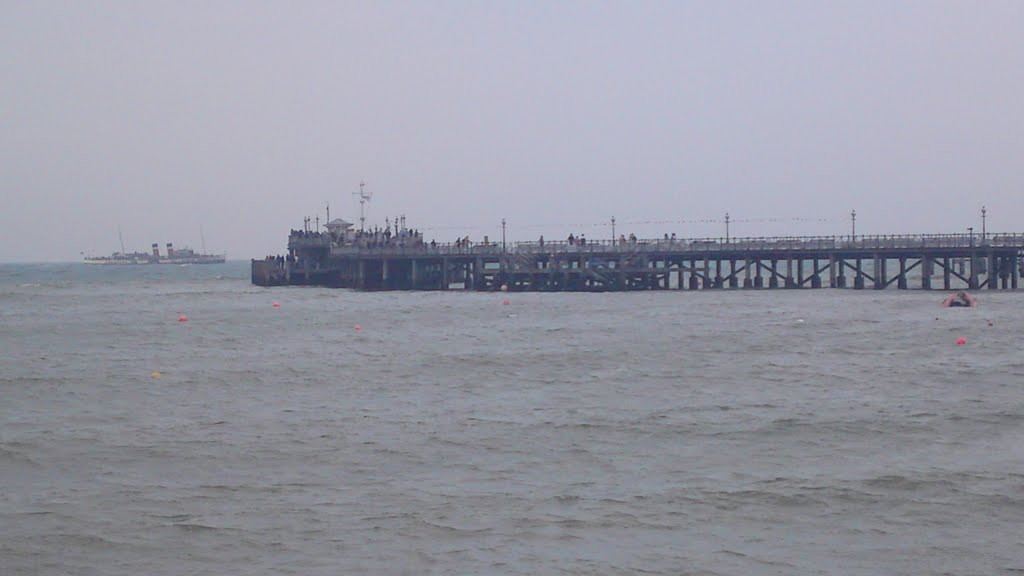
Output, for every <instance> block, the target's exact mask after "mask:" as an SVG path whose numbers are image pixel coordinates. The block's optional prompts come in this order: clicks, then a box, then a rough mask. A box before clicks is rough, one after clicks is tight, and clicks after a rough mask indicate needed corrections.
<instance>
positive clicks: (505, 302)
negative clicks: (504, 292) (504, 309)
mask: <svg viewBox="0 0 1024 576" xmlns="http://www.w3.org/2000/svg"><path fill="white" fill-rule="evenodd" d="M501 303H502V304H504V305H505V306H508V305H509V304H511V302H509V300H508V298H505V299H504V300H502V301H501Z"/></svg>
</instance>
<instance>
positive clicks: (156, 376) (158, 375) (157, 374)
mask: <svg viewBox="0 0 1024 576" xmlns="http://www.w3.org/2000/svg"><path fill="white" fill-rule="evenodd" d="M150 376H152V377H153V378H159V377H160V373H159V372H153V373H152V374H150Z"/></svg>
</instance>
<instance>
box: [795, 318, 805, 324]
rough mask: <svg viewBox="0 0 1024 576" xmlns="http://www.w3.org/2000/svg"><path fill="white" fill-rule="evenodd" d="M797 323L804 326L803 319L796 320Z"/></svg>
mask: <svg viewBox="0 0 1024 576" xmlns="http://www.w3.org/2000/svg"><path fill="white" fill-rule="evenodd" d="M796 323H797V324H803V323H804V319H803V318H797V319H796Z"/></svg>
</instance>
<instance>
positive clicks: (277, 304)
mask: <svg viewBox="0 0 1024 576" xmlns="http://www.w3.org/2000/svg"><path fill="white" fill-rule="evenodd" d="M271 306H273V307H274V308H280V307H281V303H280V302H274V303H273V304H271Z"/></svg>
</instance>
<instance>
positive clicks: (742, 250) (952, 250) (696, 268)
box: [252, 233, 1024, 292]
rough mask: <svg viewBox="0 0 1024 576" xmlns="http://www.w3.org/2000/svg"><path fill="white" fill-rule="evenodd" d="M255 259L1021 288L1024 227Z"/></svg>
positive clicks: (585, 276)
mask: <svg viewBox="0 0 1024 576" xmlns="http://www.w3.org/2000/svg"><path fill="white" fill-rule="evenodd" d="M288 250H289V252H288V256H287V257H281V258H273V259H271V258H268V259H266V260H253V262H252V282H253V284H256V285H259V286H282V285H317V286H330V287H338V288H355V289H361V290H458V289H462V290H478V291H498V290H500V289H502V288H503V287H506V289H507V290H508V291H512V292H519V291H588V292H601V291H630V290H708V289H780V288H790V289H799V288H849V289H858V290H860V289H875V290H882V289H885V288H889V287H891V286H895V287H896V288H897V289H903V290H906V289H924V290H931V289H942V290H954V289H971V290H977V289H989V290H996V289H1002V290H1007V289H1011V290H1015V289H1017V284H1018V278H1019V277H1020V275H1021V256H1022V255H1024V234H988V235H986V236H984V237H979V236H978V235H976V234H931V235H895V236H857V237H851V236H845V237H841V236H815V237H777V238H733V239H728V240H725V239H720V238H718V239H708V238H704V239H689V240H682V239H678V240H677V239H668V238H666V239H655V240H638V241H628V240H627V241H624V242H623V241H608V240H605V241H589V240H588V241H586V242H585V243H580V242H573V243H569V242H565V241H562V242H515V243H511V242H510V243H508V244H503V243H500V242H499V243H495V242H488V243H477V244H469V243H468V242H460V243H457V244H437V243H433V242H432V243H429V244H426V243H422V242H415V243H410V244H408V245H387V246H373V247H370V246H356V245H351V244H345V243H340V244H339V242H338V241H337V239H336V237H334V236H332V235H330V234H327V233H323V234H313V235H310V234H306V235H301V234H300V235H294V234H293V236H292V237H290V238H289V242H288Z"/></svg>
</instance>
